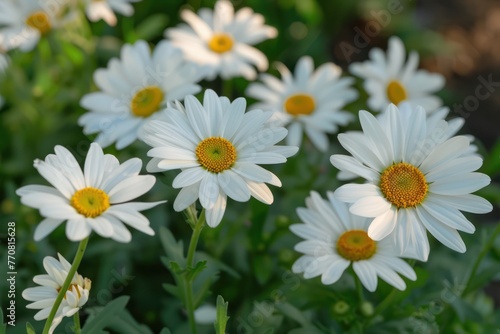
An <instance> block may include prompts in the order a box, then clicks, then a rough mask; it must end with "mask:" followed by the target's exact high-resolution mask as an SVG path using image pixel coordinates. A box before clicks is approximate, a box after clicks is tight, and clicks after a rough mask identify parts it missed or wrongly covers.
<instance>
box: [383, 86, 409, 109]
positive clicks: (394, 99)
mask: <svg viewBox="0 0 500 334" xmlns="http://www.w3.org/2000/svg"><path fill="white" fill-rule="evenodd" d="M387 98H388V99H389V101H391V103H394V104H395V105H398V104H399V103H400V102H402V101H404V100H406V99H407V98H408V94H407V93H406V89H405V87H404V86H403V85H402V84H401V83H400V82H399V81H396V80H393V81H391V82H389V84H388V85H387Z"/></svg>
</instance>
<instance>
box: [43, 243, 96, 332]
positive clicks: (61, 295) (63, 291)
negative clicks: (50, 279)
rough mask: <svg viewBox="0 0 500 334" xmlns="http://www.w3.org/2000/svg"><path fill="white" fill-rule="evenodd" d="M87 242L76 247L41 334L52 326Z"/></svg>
mask: <svg viewBox="0 0 500 334" xmlns="http://www.w3.org/2000/svg"><path fill="white" fill-rule="evenodd" d="M88 242H89V238H88V237H87V238H85V239H83V240H82V241H80V245H78V250H77V251H76V254H75V258H74V259H73V264H72V265H71V268H70V269H69V272H68V276H66V280H64V284H63V285H62V287H61V290H59V293H58V294H57V298H56V301H55V302H54V305H53V306H52V310H50V314H49V317H48V318H47V321H46V322H45V326H44V327H43V332H42V333H43V334H48V333H49V329H50V325H52V321H54V317H55V315H56V313H57V310H58V309H59V306H60V305H61V302H62V300H63V298H64V296H65V295H66V292H67V291H68V288H69V286H70V284H71V281H72V280H73V277H74V276H75V273H76V271H77V269H78V267H79V266H80V262H82V258H83V254H85V249H86V248H87V243H88Z"/></svg>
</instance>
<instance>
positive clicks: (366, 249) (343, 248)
mask: <svg viewBox="0 0 500 334" xmlns="http://www.w3.org/2000/svg"><path fill="white" fill-rule="evenodd" d="M376 251H377V243H376V242H375V241H373V240H372V239H371V238H370V237H369V236H368V233H366V231H363V230H350V231H347V232H344V234H342V235H341V236H340V238H339V240H338V241H337V252H338V253H339V255H340V256H342V257H343V258H344V259H347V260H350V261H361V260H367V259H369V258H371V257H372V256H373V254H375V252H376Z"/></svg>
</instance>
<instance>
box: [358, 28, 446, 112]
mask: <svg viewBox="0 0 500 334" xmlns="http://www.w3.org/2000/svg"><path fill="white" fill-rule="evenodd" d="M405 58H406V52H405V48H404V45H403V42H402V41H401V39H399V38H398V37H396V36H393V37H391V38H390V39H389V44H388V49H387V54H384V52H383V51H382V50H381V49H379V48H374V49H372V50H371V51H370V60H367V61H364V62H362V63H353V64H352V65H351V66H350V67H349V71H350V72H351V73H352V74H354V75H356V76H358V77H360V78H362V79H363V80H364V82H363V86H364V88H365V90H366V92H367V93H368V95H369V98H368V101H367V104H368V107H369V108H370V109H371V110H374V111H384V110H385V109H386V108H387V106H388V105H389V104H390V103H392V104H394V105H399V104H400V103H401V102H408V103H410V104H411V106H412V107H416V106H417V105H420V106H422V107H423V108H424V109H425V110H426V111H427V112H429V113H430V112H434V111H435V110H436V109H437V108H439V107H440V106H441V104H442V101H441V99H440V98H439V97H437V96H435V95H433V94H434V93H435V92H436V91H438V90H440V89H442V88H443V86H444V77H443V76H442V75H440V74H437V73H429V72H427V71H425V70H418V69H417V67H418V61H419V56H418V53H416V52H415V51H412V52H410V54H409V57H408V61H407V62H406V63H405Z"/></svg>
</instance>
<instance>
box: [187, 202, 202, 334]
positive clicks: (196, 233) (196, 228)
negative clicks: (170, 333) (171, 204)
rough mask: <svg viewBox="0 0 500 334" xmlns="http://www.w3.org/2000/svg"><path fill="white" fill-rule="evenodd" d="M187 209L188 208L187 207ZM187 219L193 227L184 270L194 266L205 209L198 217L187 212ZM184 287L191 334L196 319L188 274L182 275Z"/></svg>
mask: <svg viewBox="0 0 500 334" xmlns="http://www.w3.org/2000/svg"><path fill="white" fill-rule="evenodd" d="M188 210H189V209H188ZM187 216H188V219H189V220H191V222H190V225H191V226H192V227H193V235H192V236H191V240H190V242H189V248H188V253H187V260H186V270H190V269H192V268H193V266H194V255H195V253H196V246H197V245H198V240H199V239H200V234H201V230H202V229H203V227H204V226H205V210H204V209H203V210H202V211H201V214H200V217H199V218H196V215H194V216H193V215H191V214H190V213H188V215H187ZM183 277H184V281H185V282H184V283H185V284H184V287H185V291H184V293H185V295H186V310H187V314H188V320H189V328H190V329H191V334H196V333H197V329H196V321H195V319H194V299H193V279H192V278H188V275H184V276H183Z"/></svg>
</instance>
